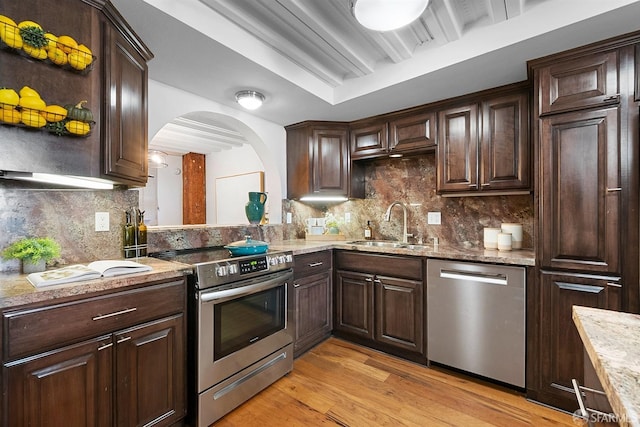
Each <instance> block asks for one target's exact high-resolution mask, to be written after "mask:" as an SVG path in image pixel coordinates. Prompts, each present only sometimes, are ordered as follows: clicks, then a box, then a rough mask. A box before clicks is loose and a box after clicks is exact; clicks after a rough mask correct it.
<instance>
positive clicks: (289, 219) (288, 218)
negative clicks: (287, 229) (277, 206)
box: [287, 212, 293, 224]
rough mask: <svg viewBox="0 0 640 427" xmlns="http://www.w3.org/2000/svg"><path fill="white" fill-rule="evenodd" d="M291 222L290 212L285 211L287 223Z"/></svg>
mask: <svg viewBox="0 0 640 427" xmlns="http://www.w3.org/2000/svg"><path fill="white" fill-rule="evenodd" d="M292 222H293V218H292V215H291V212H287V224H291V223H292Z"/></svg>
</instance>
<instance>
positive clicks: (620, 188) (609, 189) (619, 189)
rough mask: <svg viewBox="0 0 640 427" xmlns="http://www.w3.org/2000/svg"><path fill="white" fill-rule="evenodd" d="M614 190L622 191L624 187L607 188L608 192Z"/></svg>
mask: <svg viewBox="0 0 640 427" xmlns="http://www.w3.org/2000/svg"><path fill="white" fill-rule="evenodd" d="M614 191H622V187H616V188H607V192H608V193H613V192H614Z"/></svg>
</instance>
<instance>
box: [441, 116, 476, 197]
mask: <svg viewBox="0 0 640 427" xmlns="http://www.w3.org/2000/svg"><path fill="white" fill-rule="evenodd" d="M477 121H478V106H477V105H475V104H474V105H469V106H464V107H458V108H451V109H448V110H444V111H441V112H440V113H439V115H438V122H439V130H438V140H439V144H438V149H437V151H438V167H437V174H438V179H437V187H438V192H448V191H475V190H477V189H478V129H477Z"/></svg>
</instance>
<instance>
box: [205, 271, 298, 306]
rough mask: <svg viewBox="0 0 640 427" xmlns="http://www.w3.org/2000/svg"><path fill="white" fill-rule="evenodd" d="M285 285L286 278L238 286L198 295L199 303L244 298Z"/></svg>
mask: <svg viewBox="0 0 640 427" xmlns="http://www.w3.org/2000/svg"><path fill="white" fill-rule="evenodd" d="M283 284H284V285H286V284H287V282H286V278H283V277H282V276H280V277H276V278H273V279H270V280H267V281H265V282H260V283H256V284H255V285H248V286H239V287H237V288H233V289H225V290H223V291H209V292H203V293H202V294H200V301H202V302H210V301H218V300H221V299H228V298H231V297H237V296H245V295H251V294H255V293H256V292H260V291H266V290H267V289H272V288H277V287H278V286H282V285H283Z"/></svg>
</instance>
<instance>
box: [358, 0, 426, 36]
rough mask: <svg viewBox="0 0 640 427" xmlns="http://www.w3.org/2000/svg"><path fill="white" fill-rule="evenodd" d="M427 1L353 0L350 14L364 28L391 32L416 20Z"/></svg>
mask: <svg viewBox="0 0 640 427" xmlns="http://www.w3.org/2000/svg"><path fill="white" fill-rule="evenodd" d="M428 4H429V0H353V3H352V9H351V10H352V13H353V16H355V17H356V19H357V20H358V22H359V23H360V24H361V25H362V26H363V27H365V28H368V29H370V30H374V31H392V30H397V29H398V28H402V27H404V26H405V25H408V24H410V23H412V22H413V21H415V20H416V19H418V17H419V16H420V15H422V12H424V10H425V9H426V8H427V5H428Z"/></svg>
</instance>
